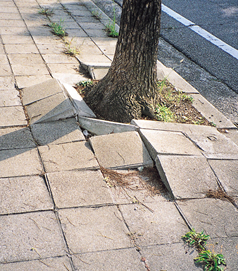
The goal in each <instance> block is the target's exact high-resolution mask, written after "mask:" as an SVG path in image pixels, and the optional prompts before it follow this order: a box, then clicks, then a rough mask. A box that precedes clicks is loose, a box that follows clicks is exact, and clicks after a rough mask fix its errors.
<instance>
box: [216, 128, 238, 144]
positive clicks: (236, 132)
mask: <svg viewBox="0 0 238 271" xmlns="http://www.w3.org/2000/svg"><path fill="white" fill-rule="evenodd" d="M222 131H223V132H222V134H223V135H224V136H226V137H228V138H230V139H231V140H232V141H233V142H234V143H235V144H236V145H237V146H238V129H225V130H222ZM220 132H221V130H220Z"/></svg>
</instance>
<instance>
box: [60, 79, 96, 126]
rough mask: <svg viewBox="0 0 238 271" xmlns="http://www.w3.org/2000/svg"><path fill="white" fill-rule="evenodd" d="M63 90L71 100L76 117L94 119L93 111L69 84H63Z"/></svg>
mask: <svg viewBox="0 0 238 271" xmlns="http://www.w3.org/2000/svg"><path fill="white" fill-rule="evenodd" d="M64 88H65V90H66V92H67V93H68V96H69V99H70V100H71V102H72V104H73V105H74V108H75V109H76V112H77V115H78V116H79V117H91V118H96V115H95V114H94V113H93V111H92V110H91V109H90V108H89V107H88V106H87V104H86V103H85V102H84V100H83V98H82V97H81V96H80V95H79V93H78V92H77V91H76V89H75V88H73V87H72V86H71V85H69V84H64ZM80 124H81V123H80Z"/></svg>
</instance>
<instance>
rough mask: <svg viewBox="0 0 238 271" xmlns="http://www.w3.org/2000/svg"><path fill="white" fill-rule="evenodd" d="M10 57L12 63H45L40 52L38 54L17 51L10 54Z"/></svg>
mask: <svg viewBox="0 0 238 271" xmlns="http://www.w3.org/2000/svg"><path fill="white" fill-rule="evenodd" d="M8 57H9V60H10V63H11V64H12V65H17V64H22V65H35V64H44V61H43V60H42V57H41V55H40V54H39V53H38V54H16V53H15V54H9V55H8ZM37 66H38V65H37Z"/></svg>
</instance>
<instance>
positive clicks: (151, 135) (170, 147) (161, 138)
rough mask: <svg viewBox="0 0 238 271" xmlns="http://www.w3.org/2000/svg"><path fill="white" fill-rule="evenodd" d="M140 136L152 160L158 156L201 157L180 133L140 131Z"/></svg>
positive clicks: (195, 148)
mask: <svg viewBox="0 0 238 271" xmlns="http://www.w3.org/2000/svg"><path fill="white" fill-rule="evenodd" d="M140 135H141V137H142V140H143V141H144V143H145V145H146V147H147V149H148V151H149V153H150V155H151V156H152V158H153V159H154V160H155V159H156V156H157V155H158V154H167V155H169V154H172V155H174V154H179V155H197V156H198V155H202V154H201V152H200V151H199V149H198V148H197V147H196V146H195V145H194V144H193V143H192V142H191V141H190V140H189V139H187V138H186V137H185V136H184V135H183V134H182V133H177V132H165V131H153V130H140Z"/></svg>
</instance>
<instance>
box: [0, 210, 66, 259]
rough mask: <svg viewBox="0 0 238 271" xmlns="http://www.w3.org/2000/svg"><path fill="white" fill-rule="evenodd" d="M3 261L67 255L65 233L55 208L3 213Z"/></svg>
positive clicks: (0, 257) (1, 223) (0, 255)
mask: <svg viewBox="0 0 238 271" xmlns="http://www.w3.org/2000/svg"><path fill="white" fill-rule="evenodd" d="M0 225H1V232H0V236H1V247H2V248H1V254H0V262H1V263H3V262H6V263H7V262H14V261H24V260H33V259H40V258H44V257H54V256H63V255H65V252H66V251H65V249H66V248H65V244H64V240H63V235H62V232H61V230H60V227H59V224H58V222H57V219H56V216H55V214H54V213H53V212H51V211H47V212H38V213H27V214H21V215H19V214H16V215H9V216H2V217H1V220H0Z"/></svg>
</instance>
